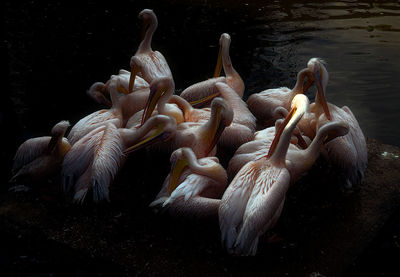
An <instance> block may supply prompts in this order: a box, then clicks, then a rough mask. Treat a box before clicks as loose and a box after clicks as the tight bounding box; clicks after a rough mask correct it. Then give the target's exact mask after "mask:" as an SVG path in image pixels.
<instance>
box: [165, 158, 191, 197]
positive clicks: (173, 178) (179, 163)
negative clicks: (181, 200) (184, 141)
mask: <svg viewBox="0 0 400 277" xmlns="http://www.w3.org/2000/svg"><path fill="white" fill-rule="evenodd" d="M188 165H189V162H188V160H187V158H183V159H177V158H176V157H174V159H173V160H172V165H171V172H172V173H171V175H170V177H169V182H168V193H169V195H171V194H172V192H173V191H174V190H175V189H176V188H177V187H178V182H179V178H180V177H181V175H182V172H183V170H184V169H185V168H186V167H187V166H188Z"/></svg>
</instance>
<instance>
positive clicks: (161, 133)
mask: <svg viewBox="0 0 400 277" xmlns="http://www.w3.org/2000/svg"><path fill="white" fill-rule="evenodd" d="M171 135H172V133H171V132H170V131H166V130H164V126H162V125H161V124H160V125H158V126H157V128H156V129H155V130H154V132H153V133H152V134H151V135H149V136H146V137H145V138H144V139H143V140H141V141H139V142H138V143H136V144H135V145H132V146H130V147H128V148H126V149H125V150H124V154H129V153H132V152H134V151H136V150H139V149H142V148H144V147H147V146H149V145H151V144H153V143H155V142H157V141H167V140H169V139H170V138H171Z"/></svg>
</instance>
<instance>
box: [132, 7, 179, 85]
mask: <svg viewBox="0 0 400 277" xmlns="http://www.w3.org/2000/svg"><path fill="white" fill-rule="evenodd" d="M139 18H140V19H141V20H142V22H143V30H144V31H145V36H144V38H143V40H142V41H141V43H140V45H139V47H138V49H137V51H136V53H135V55H134V56H133V57H132V58H131V62H130V66H131V75H130V79H129V87H128V91H129V92H132V91H133V88H134V85H135V81H136V79H135V78H136V75H138V74H140V76H141V77H142V78H143V79H144V80H145V81H146V82H148V83H151V81H153V80H154V79H156V78H159V77H170V78H171V79H172V81H173V78H172V73H171V70H170V68H169V66H168V63H167V61H166V60H165V58H164V56H163V55H162V54H161V53H160V52H158V51H153V50H152V49H151V41H152V38H153V34H154V32H155V30H156V29H157V26H158V20H157V16H156V14H155V13H154V12H153V11H152V10H149V9H144V10H142V11H141V12H140V13H139ZM174 87H175V85H174Z"/></svg>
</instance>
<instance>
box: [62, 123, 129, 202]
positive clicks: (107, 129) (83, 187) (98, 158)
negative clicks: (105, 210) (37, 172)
mask: <svg viewBox="0 0 400 277" xmlns="http://www.w3.org/2000/svg"><path fill="white" fill-rule="evenodd" d="M122 151H123V145H122V141H121V138H120V134H119V132H118V129H117V128H116V127H115V125H113V124H107V125H106V126H100V127H98V128H97V129H95V130H93V131H92V132H90V133H89V134H87V135H86V136H84V137H83V138H82V139H80V140H79V141H78V142H76V143H75V144H74V146H73V147H72V148H71V150H70V151H69V152H68V153H67V155H66V156H65V159H64V163H63V170H62V180H63V188H64V191H69V190H71V189H72V188H74V201H76V202H78V203H82V202H83V201H84V199H85V197H86V194H87V192H88V191H89V189H92V190H93V200H94V201H95V202H98V201H101V200H103V199H106V200H109V189H108V187H109V185H110V183H111V182H112V180H113V178H114V176H115V175H116V174H117V172H118V169H119V167H120V162H121V159H122V157H123V153H122Z"/></svg>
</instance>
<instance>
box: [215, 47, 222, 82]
mask: <svg viewBox="0 0 400 277" xmlns="http://www.w3.org/2000/svg"><path fill="white" fill-rule="evenodd" d="M221 71H222V45H220V46H219V52H218V58H217V65H216V66H215V71H214V78H216V77H219V76H220V75H221Z"/></svg>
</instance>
